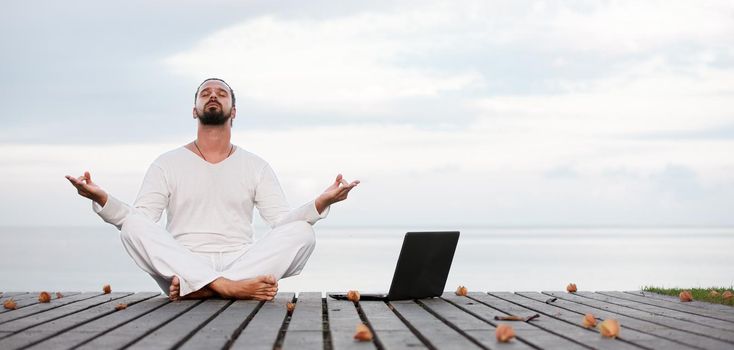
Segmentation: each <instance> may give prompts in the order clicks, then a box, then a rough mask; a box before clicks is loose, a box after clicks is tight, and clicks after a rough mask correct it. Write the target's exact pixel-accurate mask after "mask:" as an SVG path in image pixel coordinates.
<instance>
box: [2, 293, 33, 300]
mask: <svg viewBox="0 0 734 350" xmlns="http://www.w3.org/2000/svg"><path fill="white" fill-rule="evenodd" d="M37 295H38V294H36V296H37ZM33 296H34V295H33V294H31V293H28V292H7V293H5V294H2V295H0V303H3V302H5V300H8V299H13V300H16V301H18V300H23V299H25V298H32V297H33Z"/></svg>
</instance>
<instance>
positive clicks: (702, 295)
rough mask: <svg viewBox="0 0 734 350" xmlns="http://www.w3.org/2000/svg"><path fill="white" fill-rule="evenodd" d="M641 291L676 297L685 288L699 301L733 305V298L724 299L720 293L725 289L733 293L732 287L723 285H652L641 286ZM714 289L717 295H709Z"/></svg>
mask: <svg viewBox="0 0 734 350" xmlns="http://www.w3.org/2000/svg"><path fill="white" fill-rule="evenodd" d="M642 290H643V291H646V292H653V293H658V294H663V295H671V296H674V297H677V296H678V295H679V294H680V292H682V291H684V290H687V291H689V292H691V295H693V300H699V301H706V302H709V303H715V304H723V305H729V306H734V298H729V300H724V298H723V297H722V295H723V294H724V292H726V291H730V292H733V293H734V287H729V288H724V287H711V288H662V287H653V286H645V287H642ZM712 290H715V291H717V292H718V293H719V295H718V296H711V291H712Z"/></svg>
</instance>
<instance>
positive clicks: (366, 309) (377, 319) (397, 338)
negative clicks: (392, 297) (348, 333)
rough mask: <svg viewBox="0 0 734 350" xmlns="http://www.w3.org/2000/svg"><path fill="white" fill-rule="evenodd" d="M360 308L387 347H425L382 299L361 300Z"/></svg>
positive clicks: (383, 344)
mask: <svg viewBox="0 0 734 350" xmlns="http://www.w3.org/2000/svg"><path fill="white" fill-rule="evenodd" d="M359 308H360V309H361V310H362V312H363V313H364V315H365V317H366V318H367V321H368V322H369V324H370V326H371V327H372V329H373V330H374V332H375V334H376V336H377V337H378V338H379V340H380V344H381V345H382V347H383V348H385V349H425V348H426V345H425V344H423V342H422V341H421V340H420V339H418V337H417V336H416V335H415V334H413V332H412V331H411V330H410V329H409V328H408V326H406V325H405V323H403V321H401V320H400V319H399V318H398V316H396V315H395V312H393V311H392V310H391V309H390V307H389V306H388V305H387V304H385V302H382V301H360V302H359Z"/></svg>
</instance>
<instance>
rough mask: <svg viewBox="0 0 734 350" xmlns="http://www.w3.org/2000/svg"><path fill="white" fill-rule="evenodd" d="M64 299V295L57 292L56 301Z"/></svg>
mask: <svg viewBox="0 0 734 350" xmlns="http://www.w3.org/2000/svg"><path fill="white" fill-rule="evenodd" d="M63 297H64V295H63V294H61V292H56V299H61V298H63Z"/></svg>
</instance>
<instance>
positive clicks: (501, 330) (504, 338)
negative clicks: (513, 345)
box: [494, 324, 515, 343]
mask: <svg viewBox="0 0 734 350" xmlns="http://www.w3.org/2000/svg"><path fill="white" fill-rule="evenodd" d="M494 335H495V336H496V337H497V341H498V342H500V343H507V342H509V341H510V340H511V339H512V338H514V337H515V330H514V329H512V326H510V325H506V324H501V325H499V326H497V329H496V330H495V331H494Z"/></svg>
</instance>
